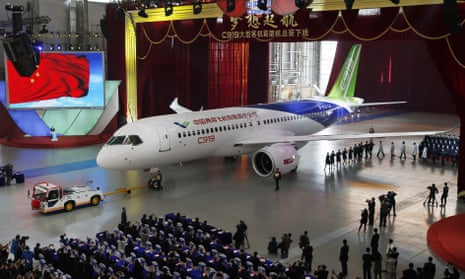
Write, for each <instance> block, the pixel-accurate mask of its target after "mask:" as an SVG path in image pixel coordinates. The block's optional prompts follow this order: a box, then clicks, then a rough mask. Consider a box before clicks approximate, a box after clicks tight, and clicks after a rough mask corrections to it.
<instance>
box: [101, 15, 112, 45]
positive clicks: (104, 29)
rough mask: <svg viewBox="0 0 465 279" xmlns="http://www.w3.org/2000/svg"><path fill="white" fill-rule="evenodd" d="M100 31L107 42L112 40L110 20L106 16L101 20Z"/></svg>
mask: <svg viewBox="0 0 465 279" xmlns="http://www.w3.org/2000/svg"><path fill="white" fill-rule="evenodd" d="M100 31H102V35H103V37H104V38H105V39H106V40H110V30H109V29H108V19H107V17H106V16H103V18H101V19H100Z"/></svg>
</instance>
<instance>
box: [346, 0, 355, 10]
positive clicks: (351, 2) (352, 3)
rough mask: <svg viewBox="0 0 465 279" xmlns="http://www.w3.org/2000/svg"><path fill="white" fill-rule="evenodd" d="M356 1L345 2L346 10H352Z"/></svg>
mask: <svg viewBox="0 0 465 279" xmlns="http://www.w3.org/2000/svg"><path fill="white" fill-rule="evenodd" d="M354 1H355V0H344V3H346V9H347V10H349V11H350V10H352V6H353V5H354Z"/></svg>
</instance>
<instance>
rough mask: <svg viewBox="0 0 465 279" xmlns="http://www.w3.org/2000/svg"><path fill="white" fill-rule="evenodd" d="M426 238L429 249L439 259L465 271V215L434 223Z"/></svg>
mask: <svg viewBox="0 0 465 279" xmlns="http://www.w3.org/2000/svg"><path fill="white" fill-rule="evenodd" d="M426 238H427V241H428V245H429V247H430V248H431V250H432V251H433V252H434V253H435V254H436V255H437V256H438V257H440V258H441V259H442V260H443V261H444V262H450V263H452V264H453V265H454V266H455V267H457V268H458V269H460V270H461V271H465V214H460V215H456V216H452V217H449V218H445V219H443V220H441V221H438V222H436V223H434V224H433V225H431V226H430V228H429V230H428V235H427V237H426Z"/></svg>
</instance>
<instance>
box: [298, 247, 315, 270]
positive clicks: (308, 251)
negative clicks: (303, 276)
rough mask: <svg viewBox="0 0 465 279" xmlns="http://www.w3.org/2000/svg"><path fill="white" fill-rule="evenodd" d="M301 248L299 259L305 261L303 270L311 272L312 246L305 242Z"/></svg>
mask: <svg viewBox="0 0 465 279" xmlns="http://www.w3.org/2000/svg"><path fill="white" fill-rule="evenodd" d="M301 248H302V256H301V257H300V259H301V260H303V261H304V263H305V270H306V271H307V272H312V261H313V246H311V245H310V243H306V244H305V245H304V246H303V247H301Z"/></svg>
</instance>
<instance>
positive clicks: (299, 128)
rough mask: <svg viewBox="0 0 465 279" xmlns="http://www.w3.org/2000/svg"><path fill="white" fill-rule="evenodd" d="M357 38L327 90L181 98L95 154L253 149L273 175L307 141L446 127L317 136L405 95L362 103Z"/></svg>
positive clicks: (147, 159) (288, 166)
mask: <svg viewBox="0 0 465 279" xmlns="http://www.w3.org/2000/svg"><path fill="white" fill-rule="evenodd" d="M360 49H361V46H360V45H354V46H353V47H352V48H351V50H350V52H349V54H348V56H347V58H346V60H345V62H344V65H343V67H342V70H341V72H340V73H339V76H338V78H337V80H336V83H335V85H334V87H333V88H332V89H331V91H330V93H329V95H328V96H327V97H315V98H310V99H303V100H297V101H287V102H278V103H273V104H259V105H252V106H245V107H230V108H222V109H212V110H203V111H190V110H189V109H187V108H184V107H182V106H180V105H179V104H178V103H177V100H176V99H175V100H174V101H173V103H172V104H171V106H170V108H171V109H172V110H174V111H175V112H177V113H175V114H169V115H161V116H153V117H147V118H143V119H139V120H136V121H134V122H131V123H128V124H126V125H125V126H123V127H121V128H120V129H119V130H117V131H116V132H115V133H114V135H113V136H112V137H111V138H110V139H109V141H108V142H107V143H106V144H105V145H104V146H103V147H102V149H101V150H100V151H99V153H98V155H97V164H98V165H99V166H100V167H102V168H106V169H119V170H130V169H148V168H154V167H160V166H162V165H168V164H174V163H182V162H185V161H192V160H197V159H201V158H205V157H210V156H222V157H230V156H239V155H241V154H253V155H252V157H251V164H252V166H253V169H254V171H255V172H256V173H257V174H258V175H259V176H262V177H267V176H269V175H271V174H272V173H274V171H275V169H276V168H279V170H280V171H281V173H282V174H285V173H288V172H291V171H293V170H295V169H296V168H297V165H298V154H297V150H298V149H299V148H300V147H302V146H304V145H305V144H306V143H307V142H308V141H315V140H337V139H360V138H362V139H367V138H374V137H392V136H416V135H425V134H435V133H440V132H443V131H428V132H425V131H423V132H420V131H419V132H402V133H375V134H373V133H367V134H356V135H314V133H317V132H319V131H321V130H323V129H325V128H326V127H328V126H330V125H331V124H333V123H335V122H337V121H338V120H340V119H341V118H344V117H346V116H348V115H350V114H351V113H353V112H354V110H356V109H358V108H359V107H361V106H376V105H386V104H399V103H405V102H402V101H400V102H377V103H364V102H363V99H361V98H357V97H354V91H355V81H356V76H357V72H358V64H359V58H360Z"/></svg>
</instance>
